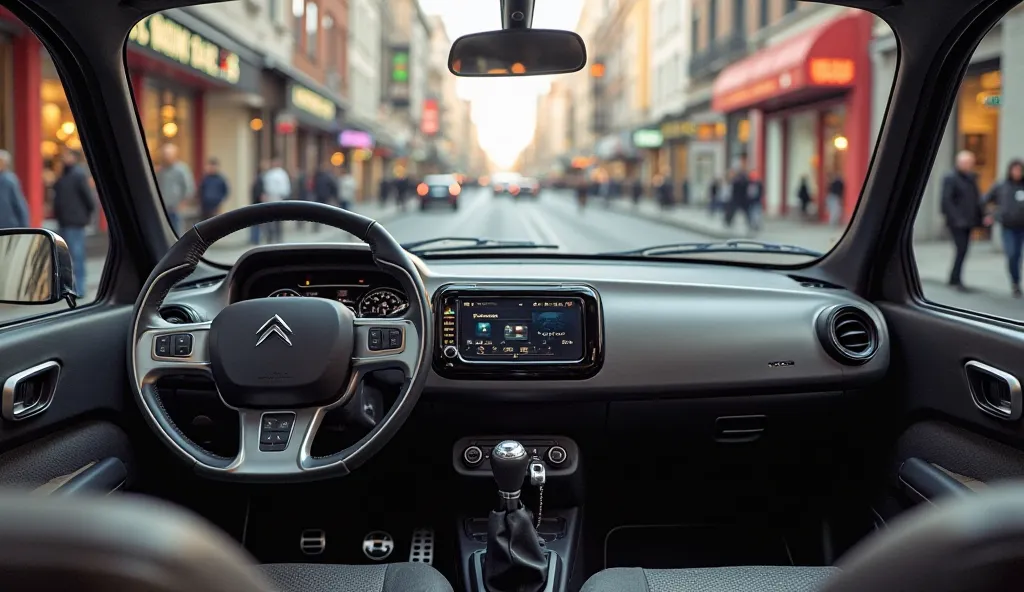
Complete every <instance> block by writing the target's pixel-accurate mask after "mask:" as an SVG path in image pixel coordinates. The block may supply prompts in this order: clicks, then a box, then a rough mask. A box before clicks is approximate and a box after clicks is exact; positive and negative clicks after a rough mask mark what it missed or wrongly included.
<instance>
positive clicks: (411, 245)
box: [402, 236, 558, 254]
mask: <svg viewBox="0 0 1024 592" xmlns="http://www.w3.org/2000/svg"><path fill="white" fill-rule="evenodd" d="M448 243H465V244H462V245H451V244H448ZM431 245H436V246H431ZM402 248H403V249H405V250H406V251H409V252H410V253H415V254H422V253H444V252H451V251H483V250H489V249H557V248H558V245H550V244H541V243H536V242H534V241H528V240H522V241H515V240H498V239H493V238H479V237H471V236H442V237H438V238H428V239H426V240H421V241H413V242H408V243H403V244H402Z"/></svg>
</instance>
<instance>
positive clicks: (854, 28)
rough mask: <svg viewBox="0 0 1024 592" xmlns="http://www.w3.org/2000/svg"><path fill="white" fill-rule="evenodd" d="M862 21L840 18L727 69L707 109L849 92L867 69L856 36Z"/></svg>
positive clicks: (858, 17) (735, 108) (717, 81)
mask: <svg viewBox="0 0 1024 592" xmlns="http://www.w3.org/2000/svg"><path fill="white" fill-rule="evenodd" d="M862 18H863V17H862V16H861V15H859V14H851V15H849V16H844V17H840V18H838V19H835V20H832V21H829V22H827V23H825V24H822V25H819V26H817V27H815V28H813V29H810V30H808V31H804V32H803V33H800V34H799V35H797V36H795V37H791V38H790V39H787V40H785V41H783V42H782V43H779V44H777V45H774V46H771V47H767V48H765V49H762V50H761V51H758V52H757V53H755V54H754V55H752V56H750V57H748V58H746V59H743V60H741V61H739V62H736V63H735V64H732V65H730V66H728V67H726V68H725V70H723V71H722V73H721V74H719V75H718V78H716V79H715V83H714V85H713V86H712V99H711V107H712V108H713V109H714V110H715V111H719V112H722V113H729V112H732V111H738V110H740V109H749V108H752V107H760V106H764V105H765V104H766V103H772V102H776V100H777V99H781V98H784V97H790V96H793V97H796V96H800V95H803V94H807V93H808V91H816V90H819V89H843V88H849V87H850V86H851V85H852V84H853V81H854V80H855V75H856V70H857V69H858V68H864V67H867V64H866V63H865V62H866V59H867V48H866V47H862V46H861V45H862V44H861V43H859V41H860V40H861V39H862V36H861V35H860V34H859V28H860V27H861V23H860V22H859V21H860V20H861V19H862Z"/></svg>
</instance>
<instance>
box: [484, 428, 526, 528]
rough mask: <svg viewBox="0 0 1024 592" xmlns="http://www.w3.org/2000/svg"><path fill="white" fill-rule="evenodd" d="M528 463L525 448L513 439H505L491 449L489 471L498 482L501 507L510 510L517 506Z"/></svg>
mask: <svg viewBox="0 0 1024 592" xmlns="http://www.w3.org/2000/svg"><path fill="white" fill-rule="evenodd" d="M529 465H530V457H529V456H528V455H527V454H526V448H524V447H523V445H522V444H520V443H519V442H516V441H515V440H505V441H504V442H502V443H500V444H498V445H497V446H495V447H494V449H493V450H491V472H493V473H494V481H495V483H497V484H498V495H499V496H501V507H502V509H504V510H506V511H512V510H515V509H517V508H518V507H519V495H520V491H522V489H523V481H524V480H525V479H526V469H527V467H528V466H529Z"/></svg>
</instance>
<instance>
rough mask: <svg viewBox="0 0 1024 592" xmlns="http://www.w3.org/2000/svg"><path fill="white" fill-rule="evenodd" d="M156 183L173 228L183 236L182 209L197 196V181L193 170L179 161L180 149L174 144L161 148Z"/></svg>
mask: <svg viewBox="0 0 1024 592" xmlns="http://www.w3.org/2000/svg"><path fill="white" fill-rule="evenodd" d="M156 183H157V187H159V188H160V197H162V198H163V200H164V209H165V210H166V211H167V219H168V220H169V221H170V223H171V228H173V229H174V232H175V234H181V213H182V209H183V208H184V206H185V204H186V203H187V202H188V201H189V200H191V199H192V198H193V197H194V196H195V194H196V180H195V177H194V176H193V175H192V169H191V168H190V167H189V166H188V165H187V164H186V163H184V162H182V161H181V160H179V159H178V147H177V146H175V145H174V144H164V145H163V146H162V147H161V148H160V168H159V170H157V172H156Z"/></svg>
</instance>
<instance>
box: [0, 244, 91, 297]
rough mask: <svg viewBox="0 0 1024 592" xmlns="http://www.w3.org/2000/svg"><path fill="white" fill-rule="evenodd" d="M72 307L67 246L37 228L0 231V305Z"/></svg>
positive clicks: (72, 280) (72, 285)
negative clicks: (59, 304)
mask: <svg viewBox="0 0 1024 592" xmlns="http://www.w3.org/2000/svg"><path fill="white" fill-rule="evenodd" d="M61 300H67V301H68V305H70V306H71V307H72V308H74V306H75V277H74V272H73V271H72V266H71V252H70V251H68V245H67V243H65V242H64V239H63V238H61V237H60V236H59V235H57V234H56V233H53V232H50V231H49V230H43V229H41V228H6V229H0V304H53V303H55V302H60V301H61Z"/></svg>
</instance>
